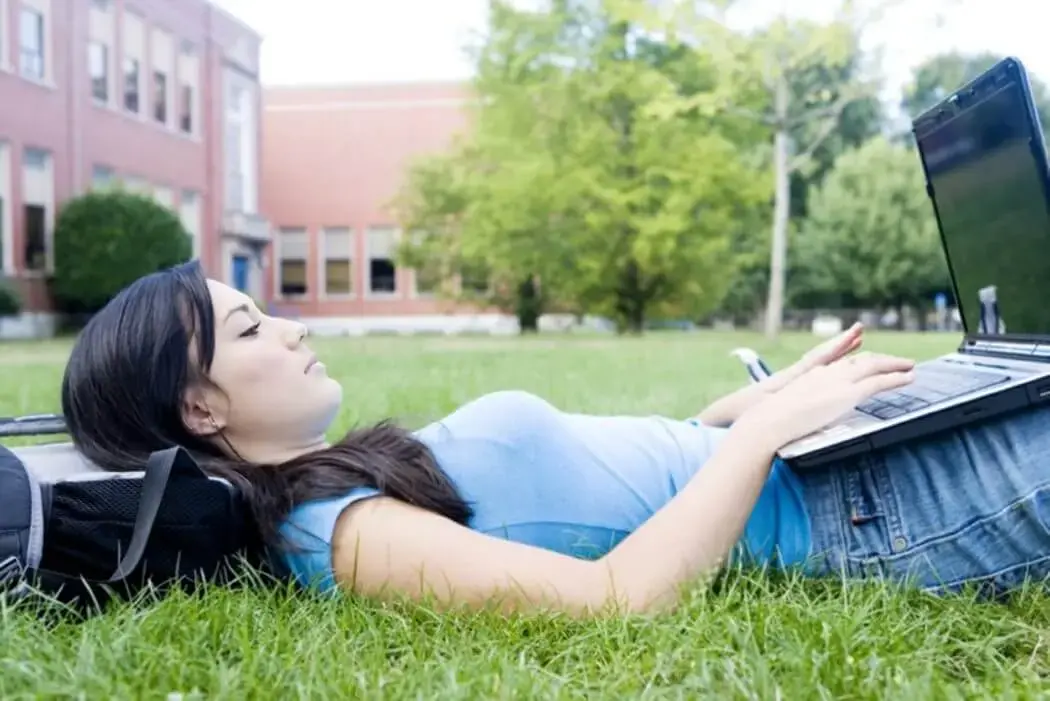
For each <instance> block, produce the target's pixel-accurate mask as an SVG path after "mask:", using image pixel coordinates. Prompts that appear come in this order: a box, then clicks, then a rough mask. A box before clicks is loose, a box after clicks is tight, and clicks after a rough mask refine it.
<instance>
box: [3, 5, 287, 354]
mask: <svg viewBox="0 0 1050 701" xmlns="http://www.w3.org/2000/svg"><path fill="white" fill-rule="evenodd" d="M260 41H261V39H260V37H259V36H258V35H257V34H256V33H255V32H254V31H252V29H251V28H249V27H247V26H246V25H244V24H243V23H242V22H240V21H239V20H237V19H236V18H235V17H232V16H231V15H229V14H228V13H226V12H224V11H222V10H221V9H219V8H217V7H215V6H213V5H211V4H209V3H208V2H206V0H177V2H176V1H172V0H0V244H2V245H0V270H2V272H3V275H4V277H7V278H8V279H10V280H13V281H14V283H15V285H16V287H17V289H18V290H19V291H20V293H21V295H22V297H23V300H24V302H25V303H26V313H25V314H23V316H22V318H21V319H19V320H18V321H17V322H15V323H14V324H12V323H11V322H10V321H5V323H4V331H5V334H6V335H22V334H46V333H48V330H49V328H50V326H51V323H52V315H51V314H50V313H49V304H48V299H47V294H46V286H45V281H46V277H47V274H48V272H49V270H50V269H51V266H52V261H53V248H52V232H53V227H54V222H55V217H56V210H57V208H58V207H59V206H60V205H61V203H62V202H63V201H64V200H66V199H68V198H69V197H71V196H75V195H77V194H80V193H83V192H85V191H86V190H89V189H91V188H96V187H106V186H108V185H110V184H112V183H114V182H116V181H120V182H122V183H123V185H124V186H125V187H128V188H132V189H136V190H140V191H143V192H147V193H150V194H151V195H152V196H153V197H155V198H156V199H157V201H158V202H161V203H162V204H164V205H166V206H169V207H171V208H172V209H174V210H175V211H177V212H178V214H179V216H180V217H181V218H182V220H183V222H184V224H185V226H186V229H187V230H188V231H190V233H191V234H193V236H194V242H195V250H196V253H197V255H199V257H200V258H201V259H202V261H203V262H204V264H205V266H206V268H207V269H208V271H209V274H211V275H213V276H215V277H218V278H220V279H223V280H226V281H228V282H230V283H231V284H234V285H235V286H237V287H239V288H241V289H244V290H245V291H247V292H249V293H251V294H254V295H256V296H260V297H261V296H263V295H264V294H265V293H266V288H265V282H264V277H263V272H262V271H263V270H264V268H265V265H266V256H267V255H268V252H267V249H268V245H269V243H270V227H269V225H268V223H267V222H266V220H265V219H264V218H262V217H261V216H260V215H259V214H258V212H259V148H260V139H261V134H260V126H261V124H260V121H261V120H260V118H259V115H260V107H261V89H260V86H259V68H258V66H259V45H260Z"/></svg>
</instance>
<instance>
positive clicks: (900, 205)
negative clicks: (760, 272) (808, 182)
mask: <svg viewBox="0 0 1050 701" xmlns="http://www.w3.org/2000/svg"><path fill="white" fill-rule="evenodd" d="M923 183H924V180H923V175H922V169H921V168H920V167H919V164H918V162H917V159H916V156H915V153H914V152H913V151H910V150H908V149H906V148H904V147H901V146H897V145H894V144H891V143H890V142H889V141H888V140H887V139H885V138H882V137H879V138H876V139H873V140H871V141H869V142H868V143H866V144H865V145H864V146H862V147H860V148H858V149H855V150H852V151H849V152H847V153H845V154H843V155H842V156H840V157H839V158H838V160H837V161H836V162H835V167H834V169H833V170H832V171H831V172H830V173H829V174H828V176H827V177H826V178H825V179H824V182H823V183H822V184H821V185H820V186H819V187H817V188H816V189H815V190H814V191H813V193H812V195H811V198H810V202H809V216H808V217H807V218H806V220H805V222H804V223H803V225H802V229H801V231H800V233H799V235H798V237H797V240H796V244H795V248H794V251H795V256H794V264H793V266H792V275H791V292H792V298H793V301H795V302H796V303H798V304H800V306H823V305H828V306H838V305H845V306H853V305H875V306H880V307H883V308H885V307H890V306H892V307H895V308H900V307H902V306H904V305H906V304H911V305H916V306H922V305H923V304H925V303H927V302H928V301H929V299H930V298H931V296H932V295H933V294H934V293H936V292H938V291H947V290H949V289H950V286H949V284H948V270H947V265H946V263H945V261H944V255H943V253H942V251H941V247H940V240H939V235H938V232H937V224H936V220H935V218H934V214H933V210H932V208H931V206H930V202H929V198H928V197H927V195H926V190H925V188H924V185H923Z"/></svg>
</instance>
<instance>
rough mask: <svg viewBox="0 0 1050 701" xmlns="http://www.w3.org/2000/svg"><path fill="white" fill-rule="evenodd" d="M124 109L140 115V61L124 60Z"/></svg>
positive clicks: (135, 59)
mask: <svg viewBox="0 0 1050 701" xmlns="http://www.w3.org/2000/svg"><path fill="white" fill-rule="evenodd" d="M124 109H126V110H127V111H128V112H133V113H135V114H138V113H139V61H138V59H137V58H125V59H124Z"/></svg>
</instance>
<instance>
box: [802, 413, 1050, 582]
mask: <svg viewBox="0 0 1050 701" xmlns="http://www.w3.org/2000/svg"><path fill="white" fill-rule="evenodd" d="M798 475H799V478H800V479H801V481H802V486H803V493H804V498H805V501H806V505H807V509H808V511H809V515H810V520H811V528H812V543H811V551H812V555H813V557H812V559H811V562H810V563H809V565H808V567H807V571H808V573H809V574H812V575H818V576H820V575H833V576H835V575H845V576H847V577H851V578H888V579H894V580H900V581H906V582H907V583H909V584H913V585H917V586H919V587H922V588H924V589H929V590H946V591H950V590H954V589H957V588H959V587H960V586H961V585H964V584H969V583H979V584H981V585H982V587H984V588H987V589H988V590H990V592H991V593H1002V592H1006V591H1009V590H1011V589H1015V588H1017V587H1018V586H1019V585H1021V584H1022V583H1023V582H1024V580H1025V579H1026V578H1030V579H1035V580H1044V582H1043V583H1044V584H1045V580H1046V579H1047V577H1048V576H1050V408H1040V409H1033V410H1028V411H1025V412H1022V413H1017V414H1012V415H1010V416H1008V417H1004V418H1000V419H997V420H992V421H989V422H987V423H983V424H979V425H972V426H967V427H963V428H960V429H957V430H954V431H951V432H946V433H943V434H937V435H935V436H930V437H927V438H924V439H921V440H918V441H915V442H912V443H908V444H904V445H900V446H895V447H893V448H888V449H883V450H881V451H879V452H876V453H874V454H871V455H868V456H866V457H864V458H862V459H860V460H859V461H858V460H855V459H850V460H848V461H843V462H842V463H841V464H838V465H833V466H830V467H829V468H828V469H820V470H818V471H812V472H799V473H798Z"/></svg>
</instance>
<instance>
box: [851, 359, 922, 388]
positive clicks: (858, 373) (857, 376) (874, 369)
mask: <svg viewBox="0 0 1050 701" xmlns="http://www.w3.org/2000/svg"><path fill="white" fill-rule="evenodd" d="M836 365H837V367H839V368H841V371H842V372H843V373H845V375H846V377H848V378H850V379H851V380H853V381H854V382H857V381H860V380H861V379H864V378H868V377H871V376H876V375H883V374H887V373H897V372H909V371H911V370H912V369H913V368H914V367H915V361H914V360H912V359H911V358H903V357H901V356H897V355H886V354H884V353H858V354H857V355H854V356H852V357H849V358H845V359H843V360H840V361H839V362H838V363H837V364H836Z"/></svg>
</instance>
